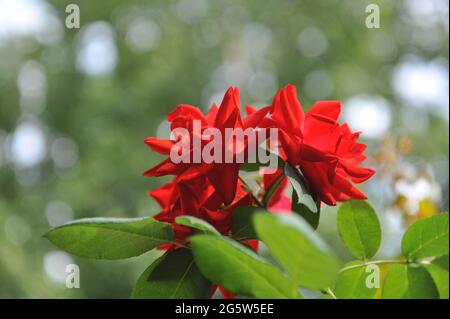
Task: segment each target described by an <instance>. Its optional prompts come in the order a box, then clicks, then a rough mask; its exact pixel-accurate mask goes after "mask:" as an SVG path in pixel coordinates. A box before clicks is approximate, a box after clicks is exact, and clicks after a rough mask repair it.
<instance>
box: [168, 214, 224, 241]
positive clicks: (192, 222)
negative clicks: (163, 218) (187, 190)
mask: <svg viewBox="0 0 450 319" xmlns="http://www.w3.org/2000/svg"><path fill="white" fill-rule="evenodd" d="M175 223H177V224H178V225H183V226H187V227H190V228H194V229H197V230H199V231H201V232H203V233H205V234H210V235H218V236H221V235H220V233H219V232H218V231H217V229H215V228H214V227H213V226H212V225H211V224H209V223H207V222H206V221H204V220H202V219H200V218H197V217H194V216H178V217H177V218H175Z"/></svg>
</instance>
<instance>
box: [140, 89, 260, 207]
mask: <svg viewBox="0 0 450 319" xmlns="http://www.w3.org/2000/svg"><path fill="white" fill-rule="evenodd" d="M268 111H269V108H268V107H267V108H264V109H261V110H259V111H255V112H253V113H252V114H251V115H249V116H248V117H247V118H246V119H245V120H243V119H242V118H241V114H240V108H239V91H238V89H237V88H229V89H228V91H227V92H226V93H225V96H224V98H223V100H222V103H221V105H220V107H217V106H216V105H213V107H212V108H211V109H210V111H209V112H208V114H206V115H204V114H203V113H202V112H201V111H200V110H199V109H198V108H197V107H194V106H190V105H184V104H183V105H180V106H178V107H176V108H175V109H174V110H173V111H172V112H171V113H170V114H169V115H168V117H167V120H168V121H169V122H170V123H171V129H172V130H174V129H177V128H183V129H186V130H187V131H188V132H189V134H190V138H192V137H193V134H194V131H195V130H194V128H193V121H194V120H197V121H200V123H201V130H202V131H204V130H206V129H207V128H216V129H218V130H219V131H220V132H222V137H223V138H224V137H225V134H224V131H225V129H226V128H242V129H246V128H250V127H256V126H257V125H258V123H259V121H260V120H261V119H262V118H263V117H264V116H265V115H266V114H267V112H268ZM207 142H209V141H208V140H202V145H201V147H203V145H204V144H205V143H207ZM145 143H146V144H147V145H148V146H150V147H151V148H152V150H154V151H156V152H158V153H161V154H164V155H169V154H170V152H171V149H172V146H173V145H174V144H175V143H176V141H173V140H168V139H159V138H155V137H149V138H147V139H146V140H145ZM222 144H223V145H225V144H226V143H225V141H222ZM235 148H237V147H235ZM244 148H245V146H244ZM190 151H191V154H190V156H193V155H192V153H193V152H194V148H193V147H192V145H191V149H190ZM233 151H234V152H235V149H233ZM238 172H239V163H236V162H234V163H223V162H222V163H216V162H212V163H205V162H203V161H201V162H200V163H192V162H191V163H183V162H181V163H174V162H172V160H171V158H170V157H169V158H168V159H166V160H164V161H163V162H162V163H160V164H158V165H157V166H155V167H153V168H151V169H149V170H148V171H146V172H145V173H144V175H145V176H163V175H176V176H177V177H176V181H177V182H186V181H191V180H193V179H196V178H198V177H206V178H207V179H208V181H209V182H210V183H211V184H212V185H213V186H214V188H215V190H216V191H217V193H218V195H219V196H220V198H221V200H222V202H223V203H225V205H229V204H230V203H231V202H232V201H233V200H234V198H235V195H236V186H237V180H238Z"/></svg>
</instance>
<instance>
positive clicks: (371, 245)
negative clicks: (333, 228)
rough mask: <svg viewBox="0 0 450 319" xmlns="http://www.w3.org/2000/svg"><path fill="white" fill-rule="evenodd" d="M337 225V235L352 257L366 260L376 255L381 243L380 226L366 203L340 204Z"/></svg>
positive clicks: (375, 215)
mask: <svg viewBox="0 0 450 319" xmlns="http://www.w3.org/2000/svg"><path fill="white" fill-rule="evenodd" d="M337 224H338V229H339V235H340V236H341V238H342V240H343V241H344V244H345V246H347V248H348V250H349V251H350V253H351V254H352V255H353V256H354V257H356V258H359V259H368V258H371V257H373V256H374V255H375V254H376V252H377V251H378V248H379V247H380V243H381V226H380V221H379V220H378V216H377V214H376V213H375V210H374V209H373V208H372V206H370V205H369V204H368V203H367V202H365V201H361V200H358V201H356V200H351V201H348V202H345V203H344V204H342V205H341V206H340V207H339V210H338V215H337Z"/></svg>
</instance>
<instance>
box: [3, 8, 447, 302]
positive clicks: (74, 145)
mask: <svg viewBox="0 0 450 319" xmlns="http://www.w3.org/2000/svg"><path fill="white" fill-rule="evenodd" d="M69 3H75V4H78V5H79V8H80V12H81V28H80V29H68V28H66V27H65V19H66V15H67V14H66V13H65V8H66V5H67V4H69ZM369 3H375V4H377V5H379V8H380V17H381V20H380V22H381V27H380V28H379V29H369V28H367V27H366V25H365V20H366V17H367V13H366V12H365V9H366V6H367V5H368V4H369ZM448 30H449V24H448V2H447V1H445V0H442V1H438V0H430V1H423V0H409V1H388V0H383V1H360V0H326V1H325V0H323V1H312V0H311V1H308V0H305V1H300V0H288V1H275V0H269V1H258V0H250V1H237V0H235V1H233V0H219V1H207V0H176V1H168V0H165V1H135V0H133V1H119V0H108V1H99V0H97V1H93V0H90V1H88V0H83V1H81V0H80V1H76V0H71V1H57V0H53V1H45V0H0V297H3V298H13V297H20V298H68V297H76V298H86V297H90V298H105V297H109V298H119V297H120V298H127V297H128V296H129V295H130V292H131V288H132V285H133V283H134V281H135V280H136V279H137V277H138V276H139V274H140V273H141V272H142V271H143V270H144V269H145V268H146V266H147V265H148V264H149V263H150V262H151V261H152V260H153V259H154V258H155V256H156V255H157V254H158V252H152V253H149V254H145V255H144V256H141V257H138V258H134V259H131V260H125V261H118V262H108V261H89V260H84V259H82V258H77V257H74V256H70V255H68V254H66V253H64V252H62V251H59V250H58V249H57V248H56V247H55V246H53V245H51V244H50V243H49V242H48V241H46V240H45V239H44V238H43V237H42V235H43V234H44V233H45V232H46V231H47V230H48V229H49V228H50V227H53V226H57V225H60V224H62V223H64V222H66V221H69V220H72V219H74V218H81V217H88V216H111V217H136V216H151V215H153V214H155V213H157V212H158V207H157V205H156V204H155V203H154V202H153V201H152V200H151V199H150V198H148V197H147V196H146V192H147V191H149V190H151V189H153V188H155V187H156V186H158V185H161V183H162V182H163V181H164V180H163V179H156V178H155V179H149V178H144V177H142V175H141V173H142V172H143V171H144V170H145V169H147V168H149V167H150V166H153V165H155V164H156V163H158V162H159V160H160V159H161V157H160V156H159V155H157V154H153V153H151V152H150V150H149V149H148V148H147V147H146V146H145V145H144V144H143V140H144V138H146V137H147V136H151V135H153V136H155V135H156V136H160V137H164V136H167V134H168V126H167V123H166V122H165V121H164V119H165V116H166V115H167V114H168V112H169V111H170V110H171V109H172V108H173V107H175V106H176V105H178V104H180V103H188V104H193V105H197V106H199V107H201V108H202V109H203V110H207V109H208V107H210V106H211V104H212V103H213V102H214V101H219V100H220V99H221V95H222V94H223V93H224V92H225V90H226V88H227V87H228V86H230V85H233V86H238V87H239V88H240V90H241V102H242V104H243V105H244V104H252V105H255V106H257V107H260V106H263V105H267V104H269V103H270V102H271V99H272V97H273V95H274V94H275V92H276V91H277V89H279V88H281V87H282V86H284V85H286V84H287V83H293V84H295V85H297V87H298V90H299V98H300V100H301V102H302V104H303V106H304V108H305V109H306V108H308V107H309V106H310V105H311V104H312V103H313V102H314V101H316V100H320V99H340V100H342V101H343V102H344V112H343V116H342V121H347V122H349V123H350V125H351V127H352V128H353V129H354V130H362V131H363V132H364V134H363V140H364V142H365V143H367V144H368V145H369V149H368V152H367V153H368V154H369V159H368V164H367V165H368V166H371V167H374V168H375V169H376V170H377V172H378V173H377V175H376V177H374V178H373V179H372V180H371V181H370V182H368V183H366V184H365V185H364V190H365V191H366V192H367V194H368V195H369V198H370V201H371V202H372V203H373V204H374V205H375V206H376V207H377V208H378V209H379V212H380V217H381V218H382V221H383V225H384V234H383V235H384V237H383V246H382V250H381V251H380V256H391V257H392V256H396V254H397V253H398V247H399V240H400V238H401V234H402V232H403V231H404V229H405V227H406V226H407V225H408V223H410V222H412V221H414V220H415V219H417V218H422V217H426V216H429V215H433V214H436V213H437V212H438V211H440V210H448V176H449V174H448V156H449V135H448V129H449V104H448V98H449V95H448ZM334 213H335V209H333V208H329V209H325V212H324V213H323V215H322V216H323V218H322V224H321V226H320V229H319V231H320V232H321V233H322V234H323V236H325V237H326V238H327V239H328V240H329V242H330V243H331V244H332V245H334V246H335V247H336V249H337V250H338V252H340V253H341V257H342V258H343V259H346V258H348V256H347V255H345V252H344V250H343V249H342V245H341V244H340V242H339V240H336V238H337V232H336V227H335V214H334ZM71 263H76V264H78V265H79V266H80V270H81V288H80V289H68V288H66V287H65V276H66V274H65V267H66V265H67V264H71Z"/></svg>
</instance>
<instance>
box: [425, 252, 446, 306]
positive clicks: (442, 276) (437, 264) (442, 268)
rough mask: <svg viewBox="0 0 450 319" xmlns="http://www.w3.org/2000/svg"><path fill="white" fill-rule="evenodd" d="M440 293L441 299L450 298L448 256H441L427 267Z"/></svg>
mask: <svg viewBox="0 0 450 319" xmlns="http://www.w3.org/2000/svg"><path fill="white" fill-rule="evenodd" d="M426 269H427V270H428V272H429V273H430V275H431V277H432V278H433V280H434V283H435V284H436V287H437V289H438V291H439V298H441V299H448V298H449V292H448V290H449V276H448V255H444V256H441V257H439V258H436V259H435V260H433V262H432V263H431V264H430V265H427V266H426Z"/></svg>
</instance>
